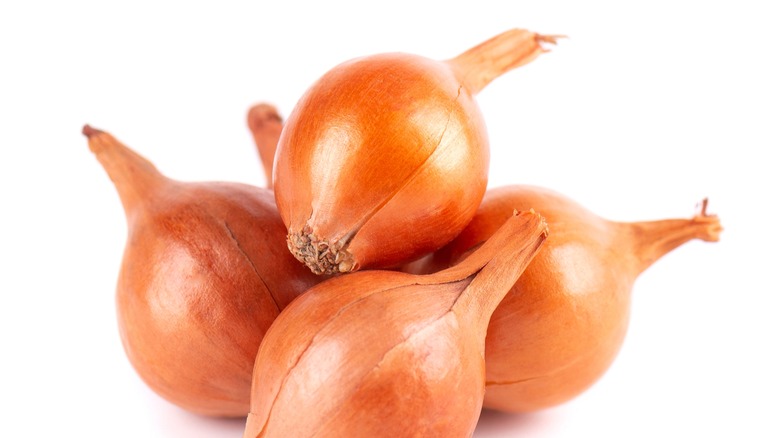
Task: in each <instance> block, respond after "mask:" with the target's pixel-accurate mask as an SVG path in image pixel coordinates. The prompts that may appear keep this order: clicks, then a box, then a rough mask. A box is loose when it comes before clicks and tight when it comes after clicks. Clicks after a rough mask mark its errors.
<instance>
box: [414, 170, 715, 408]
mask: <svg viewBox="0 0 780 438" xmlns="http://www.w3.org/2000/svg"><path fill="white" fill-rule="evenodd" d="M706 205H707V203H706V200H705V202H704V203H702V209H701V211H700V212H699V213H698V214H696V215H695V216H694V217H693V218H691V219H666V220H657V221H644V222H633V223H627V222H613V221H609V220H606V219H603V218H601V217H598V216H596V215H595V214H593V213H592V212H590V211H588V210H587V209H585V208H584V207H582V206H581V205H579V204H577V203H576V202H574V201H573V200H571V199H569V198H567V197H565V196H563V195H561V194H559V193H556V192H554V191H552V190H549V189H545V188H541V187H534V186H522V185H517V186H507V187H501V188H496V189H491V190H488V191H487V193H486V195H485V199H484V201H483V202H482V205H481V206H480V208H479V210H478V212H477V214H476V215H475V216H474V219H473V220H472V221H471V223H470V224H469V225H468V226H467V227H466V229H465V230H464V231H463V232H462V233H461V234H460V235H459V236H458V237H457V238H455V239H454V240H453V241H452V242H451V243H450V244H448V245H447V246H445V247H444V248H442V249H441V250H439V251H438V252H436V253H435V254H434V255H433V256H429V257H426V258H424V259H422V260H420V261H418V262H416V263H414V264H413V265H409V266H407V267H406V269H405V270H406V271H408V272H418V273H421V272H422V273H425V272H435V271H437V270H439V269H442V268H444V267H446V266H450V265H451V264H454V263H457V261H458V260H459V259H461V258H462V257H464V256H465V255H467V254H468V253H469V252H470V251H472V250H473V248H475V247H477V246H478V245H479V244H480V243H481V242H483V241H485V240H486V239H488V238H489V237H490V236H491V235H492V234H493V233H494V232H495V230H496V229H498V227H499V226H500V225H501V223H502V221H504V220H506V216H507V214H506V212H505V209H506V208H508V207H509V206H512V207H511V208H518V209H528V208H534V209H536V210H537V211H539V213H540V214H542V215H543V216H544V217H545V219H546V220H547V222H548V224H549V228H550V236H549V238H548V240H547V242H546V243H545V245H544V246H543V248H542V249H541V250H540V251H539V253H538V254H537V255H536V257H535V258H534V259H533V260H532V261H531V263H530V264H529V266H528V268H527V269H526V271H525V273H524V274H523V275H522V276H521V277H520V279H519V280H518V281H517V283H516V284H515V285H514V286H513V287H512V289H511V290H510V291H509V293H507V295H506V297H505V298H504V300H503V301H502V302H501V304H500V305H499V306H498V308H497V309H496V311H495V312H494V313H493V316H492V319H491V321H490V325H489V327H488V331H487V339H486V341H485V361H486V395H485V407H486V408H491V409H496V410H501V411H509V412H529V411H536V410H539V409H543V408H547V407H551V406H555V405H558V404H561V403H564V402H566V401H568V400H570V399H572V398H574V397H576V396H577V395H579V394H580V393H582V392H583V391H585V390H586V389H587V388H589V387H590V386H591V385H592V384H593V383H595V382H596V381H597V380H598V379H599V377H600V376H602V375H603V374H604V373H605V372H606V371H607V369H608V368H609V366H610V365H611V364H612V362H613V360H614V358H615V357H616V355H617V354H618V352H619V350H620V347H621V345H622V343H623V339H624V336H625V334H626V330H627V327H628V322H629V313H630V303H631V290H632V287H633V285H634V282H635V280H636V278H637V277H638V276H639V275H640V274H641V273H642V272H643V271H644V270H645V269H647V268H648V267H649V266H651V265H652V264H653V263H654V262H655V261H657V260H658V259H659V258H660V257H662V256H663V255H665V254H667V253H668V252H670V251H672V250H674V249H675V248H677V247H678V246H680V245H682V244H684V243H686V242H688V241H690V240H694V239H700V240H703V241H707V242H714V241H717V240H718V239H719V235H720V232H721V229H722V228H721V224H720V220H719V219H718V217H717V216H713V215H709V214H707V212H706Z"/></svg>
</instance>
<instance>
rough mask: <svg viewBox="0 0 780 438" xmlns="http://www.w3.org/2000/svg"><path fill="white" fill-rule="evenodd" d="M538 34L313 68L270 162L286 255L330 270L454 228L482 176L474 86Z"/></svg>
mask: <svg viewBox="0 0 780 438" xmlns="http://www.w3.org/2000/svg"><path fill="white" fill-rule="evenodd" d="M545 42H547V43H554V42H555V37H551V36H542V35H539V34H536V33H533V32H529V31H527V30H520V29H514V30H510V31H507V32H504V33H502V34H500V35H498V36H496V37H494V38H492V39H490V40H488V41H486V42H484V43H482V44H480V45H478V46H476V47H473V48H471V49H469V50H467V51H466V52H464V53H462V54H460V55H459V56H457V57H455V58H453V59H450V60H447V61H435V60H432V59H428V58H424V57H421V56H417V55H412V54H404V53H386V54H379V55H373V56H367V57H363V58H358V59H354V60H351V61H347V62H345V63H343V64H340V65H338V66H336V67H335V68H333V69H332V70H330V71H329V72H327V73H326V74H325V75H324V76H322V77H321V78H320V79H319V80H318V81H317V82H315V83H314V85H312V86H311V88H309V90H307V92H306V93H305V94H304V95H303V97H302V98H301V99H300V101H299V102H298V104H297V105H296V107H295V108H294V109H293V111H292V113H291V114H290V117H289V119H288V121H287V123H286V125H285V127H284V129H283V130H282V134H281V138H280V140H279V145H278V149H277V152H276V157H275V162H274V170H273V173H274V181H273V183H274V191H275V195H276V202H277V205H278V207H279V212H280V214H281V216H282V219H283V221H284V223H285V225H286V226H287V231H288V237H287V240H288V242H287V244H288V247H289V249H290V251H291V252H292V253H293V255H295V257H296V258H297V259H298V260H300V261H301V262H303V263H304V264H306V265H307V266H308V267H309V268H310V269H311V270H312V271H313V272H315V273H317V274H333V273H338V272H350V271H354V270H358V269H363V268H389V267H394V266H398V265H400V264H401V263H404V262H408V261H411V260H414V259H416V258H419V257H421V256H423V255H424V254H426V253H429V252H431V251H434V250H436V249H437V248H439V247H441V246H443V245H444V244H446V243H447V242H449V241H450V240H451V239H453V238H454V237H455V236H456V235H457V234H458V233H459V232H460V231H461V230H462V229H463V228H464V227H465V226H466V224H468V222H469V220H471V218H472V216H473V215H474V213H475V212H476V209H477V207H478V206H479V203H480V201H481V199H482V196H483V195H484V193H485V188H486V185H487V173H488V161H489V151H488V138H487V132H486V128H485V123H484V121H483V119H482V115H481V113H480V111H479V108H478V107H477V104H476V102H475V101H474V95H475V94H476V93H478V92H479V91H480V90H482V88H483V87H484V86H486V85H487V84H488V83H490V82H491V81H492V80H493V79H495V78H497V77H498V76H500V75H501V74H503V73H504V72H506V71H509V70H511V69H513V68H516V67H518V66H520V65H523V64H525V63H528V62H530V61H531V60H533V59H534V58H535V57H536V56H537V55H539V54H540V53H542V52H543V51H544V48H543V47H542V44H543V43H545Z"/></svg>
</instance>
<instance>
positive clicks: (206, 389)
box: [83, 126, 322, 417]
mask: <svg viewBox="0 0 780 438" xmlns="http://www.w3.org/2000/svg"><path fill="white" fill-rule="evenodd" d="M83 133H84V134H85V135H86V136H87V137H88V142H89V147H90V149H91V150H92V152H93V153H94V154H95V156H96V158H97V159H98V160H99V161H100V163H101V164H102V165H103V167H104V169H105V170H106V172H107V173H108V175H109V177H110V178H111V180H112V181H113V183H114V185H115V186H116V189H117V192H118V193H119V197H120V199H121V201H122V205H123V207H124V210H125V213H126V216H127V226H128V235H127V243H126V246H125V251H124V256H123V259H122V266H121V270H120V273H119V280H118V284H117V289H116V303H117V317H118V322H119V332H120V335H121V339H122V344H123V346H124V349H125V352H126V354H127V357H128V359H129V360H130V362H131V364H132V365H133V367H134V368H135V370H136V371H137V372H138V374H139V375H140V377H141V378H142V379H143V380H144V382H145V383H146V384H147V385H148V386H149V387H150V388H151V389H153V390H154V391H155V392H156V393H158V394H159V395H160V396H162V397H163V398H165V399H167V400H168V401H170V402H172V403H174V404H176V405H178V406H180V407H182V408H184V409H186V410H188V411H192V412H195V413H199V414H203V415H211V416H227V417H243V416H245V415H246V413H247V412H248V410H249V395H250V387H251V378H252V367H253V364H254V358H255V355H256V353H257V348H258V346H259V345H260V340H261V339H262V337H263V335H264V333H265V332H266V330H267V329H268V327H269V326H270V325H271V322H272V321H273V320H274V319H275V318H276V316H277V315H278V314H279V312H280V311H281V309H283V308H284V307H285V306H287V304H289V303H290V302H291V301H292V300H293V299H294V298H295V297H297V296H298V295H299V294H301V293H303V292H304V291H305V290H306V289H308V288H309V287H311V286H312V285H314V284H315V283H317V282H319V281H320V280H321V279H322V277H318V276H315V275H313V274H312V273H311V272H310V271H309V270H308V269H306V268H305V267H303V266H301V265H300V263H298V261H297V260H295V259H294V258H293V257H292V256H291V255H290V254H289V252H288V251H287V249H286V248H285V246H284V238H285V235H286V229H285V227H284V224H283V223H282V221H281V219H280V218H279V215H278V212H277V211H276V206H275V202H274V199H273V193H272V192H271V191H270V190H267V189H260V188H256V187H252V186H249V185H244V184H237V183H227V182H197V183H189V182H179V181H175V180H172V179H170V178H167V177H165V176H163V175H162V174H161V173H160V172H159V171H158V170H157V169H156V168H155V166H154V165H153V164H152V163H150V162H149V161H148V160H146V159H145V158H143V157H142V156H140V155H139V154H137V153H135V152H134V151H132V150H131V149H129V148H128V147H126V146H125V145H123V144H122V143H120V142H119V141H118V140H117V139H116V138H114V137H113V136H111V135H110V134H108V133H106V132H103V131H100V130H97V129H94V128H92V127H90V126H85V127H84V129H83Z"/></svg>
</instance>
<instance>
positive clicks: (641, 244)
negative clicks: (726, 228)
mask: <svg viewBox="0 0 780 438" xmlns="http://www.w3.org/2000/svg"><path fill="white" fill-rule="evenodd" d="M706 210H707V200H706V199H705V200H704V201H703V202H702V208H701V212H700V213H698V214H696V215H695V216H694V217H693V218H691V219H665V220H658V221H646V222H633V223H623V224H622V225H623V226H624V227H625V228H626V229H627V231H628V233H629V234H630V236H631V241H632V243H633V246H634V250H633V254H634V256H635V257H636V270H637V271H636V273H637V275H639V274H641V273H642V272H644V271H645V270H646V269H647V268H649V267H650V266H651V265H653V264H654V263H655V262H656V261H658V259H660V258H661V257H663V256H664V255H666V254H668V253H669V252H671V251H672V250H674V249H675V248H677V247H679V246H680V245H682V244H684V243H686V242H688V241H691V240H693V239H699V240H703V241H705V242H717V241H718V240H719V238H720V232H721V231H722V230H723V227H722V226H721V224H720V219H719V218H718V216H716V215H711V214H707V211H706Z"/></svg>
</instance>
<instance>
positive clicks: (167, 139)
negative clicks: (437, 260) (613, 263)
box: [0, 0, 780, 438]
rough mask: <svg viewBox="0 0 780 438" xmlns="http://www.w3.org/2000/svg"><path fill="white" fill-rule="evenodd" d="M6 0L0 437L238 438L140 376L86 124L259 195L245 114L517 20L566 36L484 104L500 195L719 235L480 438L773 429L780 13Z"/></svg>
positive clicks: (658, 271)
mask: <svg viewBox="0 0 780 438" xmlns="http://www.w3.org/2000/svg"><path fill="white" fill-rule="evenodd" d="M9 3H11V2H3V3H2V6H0V178H2V181H0V206H1V207H0V208H2V210H1V211H0V213H2V214H0V221H1V222H0V239H2V240H1V241H0V251H1V252H2V253H1V256H2V264H1V265H0V269H2V273H1V274H0V369H1V372H0V398H1V399H2V405H3V414H2V415H0V418H1V419H0V436H54V435H57V436H79V437H106V436H112V437H204V438H205V437H216V438H220V437H225V438H227V437H240V436H241V434H242V430H243V423H242V421H225V420H213V419H208V418H202V417H198V416H194V415H191V414H188V413H186V412H183V411H181V410H179V409H178V408H176V407H174V406H172V405H170V404H168V403H167V402H165V401H163V400H161V399H160V398H158V397H157V396H156V395H155V394H154V393H152V392H151V391H150V390H148V389H147V388H146V387H145V386H144V385H143V383H142V382H141V381H140V379H139V378H138V377H137V376H136V374H135V373H134V371H133V369H132V368H131V367H130V366H129V364H128V362H127V360H126V358H125V356H124V352H123V351H122V348H121V345H120V341H119V337H118V334H117V329H116V319H115V309H114V297H113V291H114V286H115V281H116V275H117V272H118V268H119V263H120V259H121V253H122V248H123V246H124V238H125V232H126V230H125V219H124V214H123V211H122V208H121V205H120V203H119V201H118V198H117V196H116V192H115V191H114V188H113V186H112V185H111V183H110V181H109V179H108V178H107V177H106V175H105V173H104V172H103V170H102V169H101V168H100V166H99V165H98V163H97V161H96V160H95V158H94V157H93V156H92V154H91V153H90V152H89V150H88V148H87V144H86V141H85V139H84V138H83V137H82V136H81V134H80V130H81V127H82V125H83V124H84V123H90V124H92V125H93V126H96V127H98V128H101V129H104V130H107V131H110V132H112V133H113V134H115V135H116V136H117V137H119V138H120V139H121V140H122V141H123V142H125V143H126V144H128V145H130V146H131V147H133V148H135V149H136V150H137V151H139V152H140V153H142V154H143V155H145V156H147V157H148V158H150V159H151V160H152V161H154V162H155V163H156V164H157V166H158V167H159V168H160V169H161V170H162V171H163V172H165V173H166V174H168V175H169V176H171V177H174V178H178V179H183V180H231V181H242V182H248V183H252V184H257V185H260V184H263V181H264V178H263V174H262V170H261V167H260V164H259V161H258V158H257V155H256V152H255V149H254V146H253V144H252V141H251V137H250V135H249V132H248V130H247V129H246V125H245V113H246V110H247V109H248V108H249V106H251V105H252V104H253V103H255V102H259V101H268V102H271V103H273V104H276V105H277V106H278V107H279V108H280V110H281V112H282V113H283V115H287V114H289V112H290V110H291V109H292V107H293V105H294V104H295V102H296V100H297V98H298V97H299V96H300V95H301V93H302V92H303V91H304V90H305V89H306V87H308V85H309V84H311V83H312V82H313V81H314V80H315V79H316V78H317V77H319V76H320V75H321V74H322V73H324V72H325V71H326V70H327V69H329V68H330V67H332V66H334V65H335V64H337V63H339V62H341V61H344V60H347V59H349V58H352V57H356V56H360V55H366V54H371V53H377V52H385V51H405V52H412V53H417V54H421V55H425V56H429V57H431V58H435V59H444V58H448V57H451V56H454V55H456V54H457V53H459V52H460V51H462V50H464V49H466V48H468V47H470V46H471V45H473V44H476V43H478V42H481V41H482V40H484V39H487V38H489V37H490V36H492V35H494V34H497V33H499V32H501V31H504V30H506V29H509V28H512V27H524V28H528V29H532V30H535V31H539V32H542V33H554V34H561V33H562V34H566V35H568V36H569V39H567V40H564V41H562V42H561V44H560V45H559V46H558V47H556V48H555V49H553V50H552V52H551V53H548V54H545V55H544V56H543V57H541V58H539V59H538V60H537V61H535V62H534V63H532V64H531V65H528V66H526V67H523V68H522V69H520V70H516V71H514V72H511V73H509V74H506V75H505V76H503V77H501V78H500V79H498V80H496V81H495V82H493V83H492V84H490V85H489V86H488V87H487V88H486V89H485V90H484V91H483V92H482V93H481V94H480V95H479V97H478V101H479V103H480V106H481V108H482V110H483V113H484V116H485V119H486V121H487V124H488V129H489V134H490V137H491V142H492V164H491V181H490V185H491V186H498V185H504V184H511V183H532V184H537V185H542V186H546V187H550V188H553V189H555V190H558V191H560V192H562V193H564V194H566V195H568V196H570V197H572V198H574V199H576V200H577V201H579V202H580V203H581V204H583V205H585V206H587V207H589V208H590V209H591V210H592V211H594V212H596V213H598V214H600V215H602V216H604V217H608V218H611V219H617V220H640V219H660V218H665V217H688V216H690V215H692V214H693V212H694V207H695V204H696V203H697V202H698V201H699V200H700V199H701V198H702V197H704V196H708V197H709V198H710V200H711V204H710V205H711V210H712V211H713V212H716V213H718V214H719V215H720V217H721V219H722V221H723V225H724V227H725V231H724V233H723V235H722V241H721V242H719V243H717V244H705V243H701V242H692V243H689V244H687V245H685V246H683V247H681V248H679V249H678V250H676V251H675V252H673V253H672V254H669V255H668V256H667V257H665V258H663V259H662V260H660V261H659V262H658V263H657V264H656V265H654V266H653V267H651V268H650V269H649V270H648V271H646V272H645V273H644V274H643V275H642V276H641V277H640V278H639V279H638V280H637V283H636V286H635V288H634V303H633V313H632V323H631V327H630V329H629V334H628V337H627V339H626V342H625V345H624V348H623V350H622V352H621V354H620V356H619V357H618V359H617V361H616V362H615V363H614V365H613V367H612V368H611V369H610V370H609V372H608V373H607V375H606V376H604V377H603V378H602V379H601V380H600V381H599V382H598V383H597V384H596V385H595V386H594V387H592V388H591V389H590V390H589V391H588V392H586V393H585V394H583V395H582V396H581V397H579V398H577V399H575V400H573V401H571V402H569V403H567V404H565V405H562V406H560V407H557V408H553V409H549V410H547V411H544V412H540V413H538V414H534V415H499V414H495V413H487V414H485V416H484V417H483V418H482V420H481V422H480V425H479V426H478V428H477V431H476V433H475V436H476V437H483V438H487V437H514V436H518V437H519V436H523V437H534V438H542V437H545V438H548V437H561V438H562V437H584V436H600V437H629V436H630V437H657V436H664V437H690V436H749V437H777V436H780V425H778V422H777V420H776V415H777V408H778V407H779V404H778V394H780V380H779V379H778V370H779V369H780V361H778V359H777V356H778V350H779V348H778V345H780V342H778V337H779V336H778V335H779V334H780V322H778V321H779V318H778V317H777V313H778V309H779V308H780V287H778V281H777V271H778V265H779V264H778V262H780V256H778V250H777V248H778V246H780V238H778V234H779V233H778V227H777V223H778V218H780V209H779V208H778V201H777V198H776V190H777V188H778V187H780V178H779V177H778V171H777V167H778V164H779V163H780V162H779V161H778V159H777V158H776V157H777V151H776V150H777V148H778V146H780V133H779V132H778V131H779V129H778V126H779V122H780V117H778V116H780V108H779V107H778V105H780V104H779V103H778V102H780V87H779V86H778V78H780V68H778V54H779V53H780V49H778V47H780V37H779V36H778V35H779V34H778V30H777V29H778V25H777V21H778V20H777V19H778V14H777V13H776V12H775V11H774V10H773V9H770V7H769V6H770V5H771V4H772V3H773V2H771V1H764V2H761V1H757V0H747V1H745V0H739V1H737V0H734V1H681V0H676V1H667V0H662V1H656V2H620V1H611V2H610V1H602V0H591V1H520V2H497V1H484V0H482V1H471V2H455V1H446V2H444V1H437V2H423V1H419V0H416V1H394V2H386V3H381V4H370V3H368V2H357V1H353V2H349V1H335V0H331V1H327V2H317V3H316V4H315V3H314V2H312V4H310V5H306V4H296V3H295V2H285V1H273V2H270V1H269V2H260V1H256V2H223V3H221V6H219V7H216V6H204V3H205V2H186V3H185V2H181V3H177V4H175V5H174V4H173V3H170V2H169V3H163V2H149V1H136V2H122V3H119V2H116V3H111V4H109V2H98V1H95V2H87V1H71V2H54V1H50V2H34V1H30V2H14V3H16V4H24V6H9ZM212 3H213V4H216V2H212ZM120 5H121V6H120ZM369 5H370V6H369ZM770 152H773V153H772V155H769V154H770ZM11 431H13V433H12V432H11Z"/></svg>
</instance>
